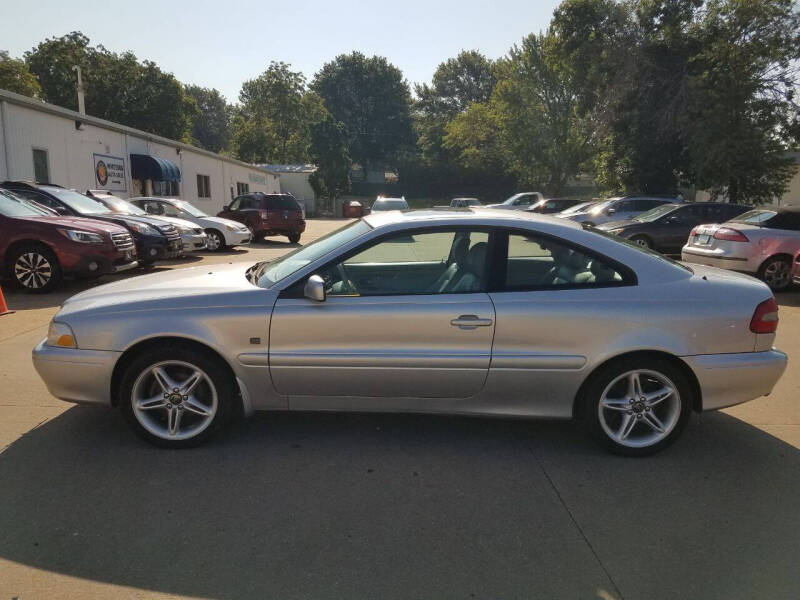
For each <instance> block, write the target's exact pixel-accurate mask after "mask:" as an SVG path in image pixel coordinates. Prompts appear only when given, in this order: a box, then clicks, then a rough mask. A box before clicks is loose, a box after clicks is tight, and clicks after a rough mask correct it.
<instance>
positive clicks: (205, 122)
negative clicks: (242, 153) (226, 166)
mask: <svg viewBox="0 0 800 600" xmlns="http://www.w3.org/2000/svg"><path fill="white" fill-rule="evenodd" d="M184 91H185V93H186V94H187V95H188V96H189V97H191V98H194V101H195V102H196V103H197V107H198V110H199V114H198V116H197V118H195V119H194V123H193V124H192V140H193V143H194V144H196V145H198V146H200V147H201V148H205V149H206V150H211V151H212V152H222V151H223V150H227V149H228V147H229V146H230V141H231V118H232V112H233V111H232V108H231V106H230V105H229V104H228V103H227V101H226V100H225V98H224V96H222V94H220V93H219V91H218V90H215V89H213V88H204V87H200V86H198V85H187V86H185V87H184Z"/></svg>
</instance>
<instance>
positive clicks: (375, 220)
mask: <svg viewBox="0 0 800 600" xmlns="http://www.w3.org/2000/svg"><path fill="white" fill-rule="evenodd" d="M364 220H365V221H366V222H367V223H369V224H370V225H371V226H372V227H385V226H389V225H394V224H412V225H414V224H416V225H435V224H442V225H452V224H469V223H472V224H475V225H501V226H507V227H513V226H514V224H515V223H518V224H520V225H529V224H530V223H531V221H539V222H542V223H547V224H548V225H558V226H560V227H563V228H565V229H581V227H582V226H581V224H580V223H576V222H575V221H571V220H569V219H557V218H555V217H551V216H548V215H540V214H537V213H528V212H525V211H510V210H500V209H496V208H484V207H479V206H470V207H463V208H449V207H445V208H425V209H417V210H402V211H401V210H392V211H386V212H380V213H372V214H370V215H368V216H366V217H364Z"/></svg>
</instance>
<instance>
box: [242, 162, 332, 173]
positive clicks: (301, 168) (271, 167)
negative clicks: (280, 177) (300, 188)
mask: <svg viewBox="0 0 800 600" xmlns="http://www.w3.org/2000/svg"><path fill="white" fill-rule="evenodd" d="M255 166H256V167H258V168H259V169H264V170H265V171H267V172H269V173H313V172H314V171H316V170H317V166H316V165H311V164H306V165H276V164H260V165H255Z"/></svg>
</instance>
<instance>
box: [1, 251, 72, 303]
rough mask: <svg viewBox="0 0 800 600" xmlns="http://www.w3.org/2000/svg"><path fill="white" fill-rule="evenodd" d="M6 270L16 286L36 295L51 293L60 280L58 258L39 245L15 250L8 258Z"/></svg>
mask: <svg viewBox="0 0 800 600" xmlns="http://www.w3.org/2000/svg"><path fill="white" fill-rule="evenodd" d="M8 270H9V275H10V276H11V278H12V279H13V280H14V281H15V282H16V283H17V285H19V286H20V287H22V288H24V289H25V290H27V291H29V292H33V293H36V294H43V293H47V292H51V291H52V290H54V289H55V288H56V287H57V286H58V284H59V283H60V282H61V279H62V273H61V265H60V264H59V263H58V258H56V255H55V254H54V253H53V251H52V250H50V248H48V247H47V246H43V245H41V244H26V245H24V246H21V247H19V248H17V249H16V250H15V251H14V252H13V253H12V254H11V257H10V258H9V261H8Z"/></svg>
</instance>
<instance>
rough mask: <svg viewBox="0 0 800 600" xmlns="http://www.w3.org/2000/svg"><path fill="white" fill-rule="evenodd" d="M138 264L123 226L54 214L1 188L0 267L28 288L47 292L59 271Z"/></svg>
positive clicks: (87, 273) (88, 272) (98, 271)
mask: <svg viewBox="0 0 800 600" xmlns="http://www.w3.org/2000/svg"><path fill="white" fill-rule="evenodd" d="M137 265H138V263H137V261H136V246H135V245H134V243H133V238H132V237H131V234H130V233H128V231H127V230H126V229H125V228H124V227H120V226H119V225H114V224H113V223H105V222H103V221H97V220H95V219H84V218H81V217H59V216H54V215H52V214H51V213H50V212H48V211H47V209H45V208H39V207H38V206H37V205H36V204H35V203H33V202H30V201H29V200H25V199H24V198H22V197H20V196H16V195H15V194H13V193H11V192H9V191H7V190H2V189H0V267H2V271H3V273H4V274H5V275H6V276H8V277H9V278H10V279H12V280H13V281H15V282H16V283H17V284H19V285H20V286H22V287H23V288H24V289H26V290H28V291H31V292H49V291H51V290H53V289H54V288H55V287H56V286H57V285H58V284H59V282H60V281H61V278H62V277H63V276H64V275H75V276H78V277H97V276H100V275H105V274H107V273H118V272H120V271H126V270H128V269H132V268H134V267H136V266H137Z"/></svg>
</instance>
